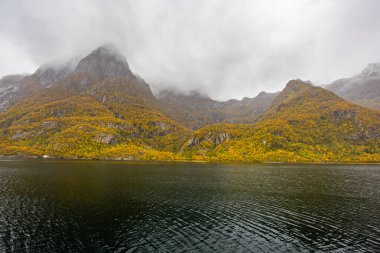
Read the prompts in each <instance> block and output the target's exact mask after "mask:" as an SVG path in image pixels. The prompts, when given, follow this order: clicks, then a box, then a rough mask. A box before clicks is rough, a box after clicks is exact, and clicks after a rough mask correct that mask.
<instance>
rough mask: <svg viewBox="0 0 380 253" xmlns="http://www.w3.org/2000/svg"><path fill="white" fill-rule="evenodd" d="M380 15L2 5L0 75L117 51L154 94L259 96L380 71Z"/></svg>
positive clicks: (332, 3) (155, 4) (213, 4)
mask: <svg viewBox="0 0 380 253" xmlns="http://www.w3.org/2000/svg"><path fill="white" fill-rule="evenodd" d="M343 2H344V3H343ZM378 10H380V1H377V0H347V1H339V0H329V1H315V0H294V1H281V0H271V1H255V0H252V1H248V0H242V1H227V0H218V1H216V0H214V1H203V0H192V1H171V0H146V1H138V0H134V1H133V0H129V1H121V0H120V1H101V0H94V1H92V0H91V1H90V0H88V1H73V0H72V1H48V0H34V1H27V0H24V1H21V0H2V1H0V22H1V24H2V25H1V26H0V55H1V57H0V76H4V75H8V74H16V73H33V72H35V70H36V69H37V68H38V67H39V66H41V65H44V64H46V63H49V62H62V61H64V60H66V59H69V58H71V57H79V58H80V56H85V55H87V54H88V53H89V52H90V51H92V50H93V49H94V48H97V47H98V46H99V45H103V44H105V43H109V42H110V43H113V44H114V45H115V46H116V47H117V48H119V50H120V52H121V53H122V55H125V56H126V57H127V60H128V63H129V66H130V68H131V70H132V71H133V72H134V73H137V74H139V75H141V76H142V77H144V79H145V80H146V81H147V82H148V83H149V84H151V85H152V86H153V88H155V89H162V88H168V87H169V88H170V87H176V89H178V90H181V91H187V92H189V91H191V90H198V91H200V92H202V93H205V94H208V95H210V96H211V97H212V98H213V99H219V100H226V99H230V98H243V97H254V96H256V95H257V94H258V93H259V92H261V91H263V90H264V91H267V92H274V91H279V90H282V89H283V87H284V86H285V84H286V83H287V81H288V80H290V79H294V78H301V79H303V80H311V81H313V83H316V84H327V83H331V82H332V81H334V80H336V79H339V78H341V77H346V76H353V75H355V74H356V73H358V71H360V70H361V69H362V68H363V66H366V65H367V64H368V63H371V62H379V61H380V47H379V46H378V45H380V23H379V22H378Z"/></svg>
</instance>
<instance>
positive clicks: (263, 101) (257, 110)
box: [158, 90, 278, 129]
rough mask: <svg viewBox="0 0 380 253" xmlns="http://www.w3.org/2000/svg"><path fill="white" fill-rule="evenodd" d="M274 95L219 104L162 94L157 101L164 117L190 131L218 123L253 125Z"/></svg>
mask: <svg viewBox="0 0 380 253" xmlns="http://www.w3.org/2000/svg"><path fill="white" fill-rule="evenodd" d="M277 95H278V94H277V93H265V92H261V93H260V94H259V95H258V96H257V97H254V98H244V99H242V100H236V99H232V100H228V101H225V102H219V101H216V100H213V99H211V98H209V97H206V96H204V95H201V94H199V93H196V92H193V93H192V94H188V95H185V94H181V93H179V92H173V91H169V90H165V91H161V92H160V94H159V96H158V99H159V102H160V105H161V107H162V108H163V110H164V111H165V113H166V114H167V115H169V116H170V117H171V118H173V119H174V120H176V121H178V122H180V123H182V124H183V125H185V126H187V127H188V128H190V129H199V128H201V127H204V126H207V125H210V124H215V123H220V122H229V123H253V122H255V121H256V120H258V119H259V118H260V117H261V116H262V114H263V113H264V112H265V110H267V109H268V108H269V107H270V105H271V104H272V102H273V100H274V98H275V97H276V96H277Z"/></svg>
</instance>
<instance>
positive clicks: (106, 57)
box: [75, 45, 132, 78]
mask: <svg viewBox="0 0 380 253" xmlns="http://www.w3.org/2000/svg"><path fill="white" fill-rule="evenodd" d="M75 72H77V73H78V72H89V73H94V74H97V75H99V77H100V78H107V77H117V76H131V75H132V72H131V70H130V69H129V66H128V62H127V60H126V59H125V57H124V56H122V55H121V54H120V53H119V52H118V50H117V49H116V48H115V47H114V46H112V45H104V46H101V47H99V48H97V49H95V50H94V51H92V52H91V53H90V54H89V55H88V56H86V57H85V58H83V59H82V60H81V61H80V62H79V64H78V66H77V68H76V70H75Z"/></svg>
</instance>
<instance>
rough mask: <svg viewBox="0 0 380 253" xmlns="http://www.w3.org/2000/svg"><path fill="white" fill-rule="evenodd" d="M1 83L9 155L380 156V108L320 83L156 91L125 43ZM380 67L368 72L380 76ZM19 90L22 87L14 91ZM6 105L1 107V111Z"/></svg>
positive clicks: (3, 139) (0, 117)
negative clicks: (219, 92) (227, 92)
mask: <svg viewBox="0 0 380 253" xmlns="http://www.w3.org/2000/svg"><path fill="white" fill-rule="evenodd" d="M74 65H75V64H72V63H67V64H61V65H60V66H49V65H46V66H42V67H41V68H39V69H38V70H37V71H36V72H35V73H34V74H32V75H29V76H21V75H14V76H8V77H5V78H3V79H1V81H0V91H5V92H4V93H0V105H1V106H3V107H2V108H3V112H2V113H0V143H2V145H0V155H25V156H29V155H33V156H38V157H42V156H48V157H56V158H75V159H117V160H206V161H251V162H337V161H345V162H373V161H380V156H379V154H380V112H379V111H378V110H372V109H367V108H364V107H361V106H359V105H356V104H353V103H351V102H348V101H346V100H344V99H343V98H341V97H339V96H337V95H335V94H334V93H333V92H331V91H328V90H326V89H324V88H322V87H316V86H314V85H312V84H311V83H310V82H304V81H301V80H291V81H289V82H288V83H287V85H286V87H285V88H284V89H283V90H282V91H281V92H279V93H265V92H261V93H259V94H258V95H257V96H256V97H254V98H243V99H242V100H234V99H232V100H228V101H216V100H213V99H211V98H210V97H208V96H205V95H203V94H201V93H197V92H193V93H190V94H182V93H179V92H174V91H171V90H163V91H161V93H159V94H158V96H155V95H154V94H153V93H152V91H151V88H150V85H149V84H148V83H146V82H145V81H144V79H142V78H140V77H139V76H137V75H135V74H134V73H133V72H132V71H131V70H130V68H129V65H128V62H127V60H126V58H125V57H123V56H121V55H120V54H119V53H118V52H117V50H114V49H112V48H107V47H100V48H98V49H96V50H93V51H91V52H90V53H89V54H88V55H87V56H86V57H84V58H82V59H81V60H80V61H78V63H77V64H76V66H75V67H74ZM374 71H375V72H376V66H372V65H371V67H370V69H369V70H368V71H367V70H366V71H364V72H363V73H362V74H363V76H364V75H366V76H369V77H370V78H369V79H371V78H373V77H376V74H375V75H374ZM12 92H13V93H12ZM0 110H1V108H0Z"/></svg>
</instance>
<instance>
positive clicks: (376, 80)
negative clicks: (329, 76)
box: [326, 63, 380, 109]
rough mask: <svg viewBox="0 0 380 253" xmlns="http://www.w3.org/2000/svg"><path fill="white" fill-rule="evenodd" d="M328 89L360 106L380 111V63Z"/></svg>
mask: <svg viewBox="0 0 380 253" xmlns="http://www.w3.org/2000/svg"><path fill="white" fill-rule="evenodd" d="M326 89H328V90H331V91H332V92H334V93H335V94H337V95H338V96H341V97H343V98H345V99H347V100H349V101H352V102H354V103H357V104H359V105H362V106H365V107H368V108H373V109H380V63H371V64H369V65H368V66H367V67H366V68H365V69H364V70H363V71H362V72H361V73H360V74H358V75H356V76H353V77H351V78H343V79H339V80H337V81H335V82H333V83H332V84H329V85H327V86H326Z"/></svg>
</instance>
